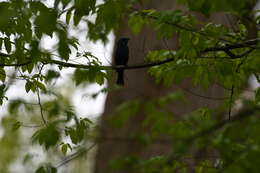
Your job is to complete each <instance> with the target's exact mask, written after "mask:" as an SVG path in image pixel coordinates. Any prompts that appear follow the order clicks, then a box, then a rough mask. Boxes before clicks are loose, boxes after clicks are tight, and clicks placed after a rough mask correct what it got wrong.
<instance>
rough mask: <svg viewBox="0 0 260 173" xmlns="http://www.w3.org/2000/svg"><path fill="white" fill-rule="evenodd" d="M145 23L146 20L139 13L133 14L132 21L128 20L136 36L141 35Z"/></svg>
mask: <svg viewBox="0 0 260 173" xmlns="http://www.w3.org/2000/svg"><path fill="white" fill-rule="evenodd" d="M145 23H146V20H145V19H144V18H143V17H142V16H140V15H138V14H137V13H134V14H132V15H131V17H130V19H129V20H128V24H129V26H130V27H131V29H132V31H133V33H134V34H135V35H137V34H139V33H140V31H141V29H142V28H143V26H144V25H145Z"/></svg>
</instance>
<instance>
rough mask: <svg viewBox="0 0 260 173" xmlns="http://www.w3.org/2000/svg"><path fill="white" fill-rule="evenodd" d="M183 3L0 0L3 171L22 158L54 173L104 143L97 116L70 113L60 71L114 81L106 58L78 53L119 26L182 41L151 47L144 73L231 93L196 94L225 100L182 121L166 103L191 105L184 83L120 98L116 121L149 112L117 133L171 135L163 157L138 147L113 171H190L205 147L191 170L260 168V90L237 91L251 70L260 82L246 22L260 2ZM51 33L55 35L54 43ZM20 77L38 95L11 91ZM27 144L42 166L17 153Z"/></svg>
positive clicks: (150, 139) (42, 172)
mask: <svg viewBox="0 0 260 173" xmlns="http://www.w3.org/2000/svg"><path fill="white" fill-rule="evenodd" d="M178 2H179V3H180V4H184V5H186V7H187V9H185V11H183V10H171V9H170V10H160V11H159V10H155V9H142V8H141V7H143V4H142V3H146V2H143V1H140V0H132V1H124V0H106V1H104V2H100V1H96V0H55V1H43V0H42V1H41V0H39V1H22V0H20V1H15V0H8V1H5V2H0V21H1V22H0V105H2V104H4V103H8V114H7V115H6V116H5V117H4V118H2V117H1V118H2V119H1V123H2V125H1V127H2V128H3V130H4V131H3V135H2V134H1V139H0V147H1V148H2V150H3V152H1V153H0V162H1V164H0V172H1V173H2V172H3V173H8V172H11V171H9V170H10V169H9V168H10V165H12V164H13V162H14V160H16V159H17V160H24V163H23V165H25V167H31V166H28V165H29V164H30V165H33V166H34V168H33V171H34V172H35V173H56V172H57V171H58V168H59V167H60V166H62V165H63V164H66V163H68V162H69V161H70V160H72V159H73V158H74V157H76V156H78V155H80V154H81V152H79V151H81V150H79V148H83V147H85V146H87V144H89V143H95V142H96V141H99V140H97V139H96V138H95V137H96V135H97V134H96V132H95V130H93V129H94V128H93V126H94V123H93V122H92V121H91V120H89V119H87V118H79V117H80V116H82V115H77V113H76V111H75V110H74V107H73V105H72V88H69V89H68V91H66V92H64V90H65V89H64V88H65V85H64V86H62V88H55V85H53V84H55V83H56V82H57V81H58V80H59V79H62V77H63V76H62V72H61V70H62V69H67V68H73V72H72V75H70V76H69V77H70V80H72V81H73V83H75V85H76V87H79V86H83V84H84V86H86V85H88V84H93V83H97V84H99V85H103V84H104V83H105V82H106V80H109V79H110V73H108V72H107V71H108V70H113V69H114V67H112V66H111V67H107V66H102V63H101V62H100V59H99V58H100V57H96V56H94V55H93V54H94V53H95V52H88V51H86V52H84V51H82V47H84V48H85V47H87V46H86V45H80V41H79V40H80V39H83V37H85V38H84V39H85V40H89V41H93V42H96V41H102V42H103V43H107V41H108V35H109V34H110V33H111V32H115V33H117V32H119V31H120V29H121V28H122V27H129V28H130V29H131V30H132V32H133V34H134V35H135V36H136V37H138V36H139V34H140V33H142V31H143V29H144V28H150V29H152V30H153V31H154V32H155V33H156V35H157V38H158V40H163V41H166V40H171V39H173V38H175V37H177V41H178V45H179V47H178V48H177V49H176V50H171V48H170V47H168V46H167V45H165V48H164V49H159V50H157V49H154V50H149V52H148V53H147V55H146V56H145V57H144V60H145V61H146V62H148V63H150V64H154V65H153V66H152V67H150V68H149V69H148V73H149V74H150V75H152V76H153V77H154V78H155V81H156V82H157V83H160V84H163V85H165V86H167V87H171V86H173V85H174V86H178V84H180V83H181V82H182V81H184V80H186V79H187V78H189V79H191V81H192V85H193V86H194V87H197V88H200V89H201V90H202V91H204V90H205V89H207V88H208V87H210V86H211V85H212V84H217V85H219V86H220V87H223V88H224V89H225V91H226V92H225V94H224V96H225V97H216V98H210V97H207V96H201V95H199V94H196V93H192V92H191V91H190V92H191V93H192V94H194V95H196V96H198V97H204V98H206V99H218V100H222V101H223V104H222V105H221V106H220V107H218V108H216V109H210V108H208V107H207V106H206V105H205V106H203V107H201V108H198V109H196V110H193V111H192V112H188V113H185V115H183V118H181V119H177V118H176V116H175V114H174V113H173V112H171V111H169V109H168V107H171V105H172V104H179V103H182V104H184V105H185V104H186V103H189V99H186V98H185V94H183V93H182V91H184V89H183V90H182V91H181V90H180V91H176V92H172V93H168V94H166V95H164V96H161V97H157V98H151V99H149V100H146V99H144V98H137V99H133V100H130V101H127V102H122V103H121V104H119V105H118V107H117V108H116V109H115V111H114V112H113V113H112V114H113V115H114V116H112V119H110V121H109V122H112V126H114V127H115V128H119V129H120V128H122V127H124V126H126V125H127V122H128V121H131V120H132V119H135V118H136V117H135V116H136V114H138V113H139V112H143V113H144V114H145V117H144V119H143V120H142V122H138V123H140V124H141V125H140V126H141V128H142V129H145V130H142V131H141V132H140V131H138V130H136V131H132V132H131V133H130V134H129V136H126V137H125V138H126V139H121V140H133V141H135V142H136V143H140V144H141V145H142V146H146V147H148V146H149V145H151V144H155V143H163V142H171V143H173V146H172V148H171V149H172V150H171V151H169V152H168V153H166V154H165V153H163V152H162V153H161V154H160V155H156V156H151V157H146V158H142V157H140V156H138V155H135V154H132V155H126V156H122V157H121V156H120V157H119V158H118V159H115V160H111V163H110V166H111V168H112V169H114V170H122V172H123V171H125V170H126V169H127V170H128V168H131V169H133V170H138V172H144V173H149V172H151V173H152V172H153V173H154V172H163V173H168V172H187V171H188V170H189V169H190V161H189V160H190V159H196V158H195V157H196V156H197V155H196V152H197V151H198V152H199V151H205V152H206V153H205V157H202V158H200V159H199V160H197V162H194V165H193V167H192V170H193V172H196V173H202V172H212V173H215V172H226V173H231V172H238V173H239V172H241V173H242V172H258V171H259V169H260V168H259V165H260V164H259V159H258V157H259V147H260V138H259V137H258V136H259V135H258V132H259V130H260V122H259V120H258V119H259V117H258V115H259V102H260V90H259V89H256V90H249V92H250V93H251V94H252V96H251V97H246V98H243V97H241V96H243V95H244V92H245V91H247V90H245V89H246V87H247V83H248V80H249V79H250V78H251V77H252V76H254V78H255V79H256V81H258V82H259V81H260V79H259V73H260V68H259V67H260V58H259V55H260V53H259V45H258V44H259V43H258V40H259V38H258V37H259V33H253V34H252V33H250V32H251V30H250V28H249V25H248V20H249V22H250V23H251V24H252V25H255V23H259V17H257V18H256V19H254V18H253V17H252V16H254V15H255V14H256V12H252V9H253V5H254V4H255V3H256V1H255V0H229V1H226V0H197V1H192V0H178ZM136 6H138V7H139V6H140V8H139V9H136V8H135V7H136ZM191 11H192V12H194V11H196V12H200V13H203V14H204V15H205V17H208V16H210V14H212V13H214V12H225V13H226V14H225V15H230V14H232V15H234V16H235V17H234V18H236V19H237V22H235V24H234V25H232V27H227V26H225V25H221V24H216V23H211V22H208V23H207V22H201V21H200V20H199V19H197V17H196V16H195V15H193V14H194V13H190V12H191ZM82 26H84V28H83V29H82V28H81V27H82ZM73 29H74V30H76V31H77V32H80V33H82V32H84V34H81V35H80V36H75V35H73V34H72V32H71V31H72V30H73ZM252 35H253V36H254V38H252ZM46 39H53V40H52V41H54V44H53V45H52V43H50V42H48V41H47V42H46ZM49 44H50V45H51V46H50V47H51V48H50V47H48V46H49ZM75 55H76V57H73V56H75ZM78 59H81V60H82V61H77V60H78ZM156 63H158V64H156ZM18 80H21V81H22V82H21V83H19V87H20V88H22V89H24V91H25V92H26V93H28V94H33V95H34V96H35V97H33V99H32V100H31V101H28V99H26V98H17V99H10V100H8V98H7V97H6V93H8V91H9V89H10V88H11V87H12V86H13V85H15V82H16V81H18ZM69 85H73V84H72V83H71V84H69ZM116 89H117V87H111V88H104V89H102V90H101V91H100V92H98V93H95V94H93V98H94V97H96V96H97V95H98V94H99V93H102V92H110V91H114V90H116ZM43 95H44V96H46V97H42V96H43ZM87 95H91V94H87ZM235 103H239V105H240V107H239V108H240V109H239V110H237V109H236V110H235V111H233V109H232V105H235ZM227 112H232V115H233V117H231V120H226V117H223V115H224V114H225V113H226V114H227ZM230 115H231V113H229V115H227V116H230ZM27 123H29V124H27ZM28 128H33V129H31V130H28ZM24 129H25V130H24ZM25 131H26V132H25ZM24 134H29V135H30V136H31V140H32V141H33V143H34V144H35V145H33V146H30V145H29V144H30V142H28V140H27V139H29V138H30V136H26V135H24ZM162 136H163V137H165V138H164V139H163V140H162V139H161V137H162ZM23 138H25V140H23ZM93 138H94V140H93ZM158 141H159V142H158ZM22 143H26V145H27V149H28V148H31V147H35V146H37V145H40V146H42V147H43V148H44V150H43V151H44V153H45V154H46V156H47V157H46V158H45V159H44V161H43V162H44V163H46V164H43V163H40V164H39V163H37V162H36V161H35V160H34V159H29V158H30V157H29V156H28V155H26V156H24V159H21V157H23V156H20V155H22V154H21V153H22V152H21V153H19V150H23V149H22V148H20V147H21V145H22ZM87 150H88V149H84V151H87ZM71 153H73V154H72V155H69V154H71ZM59 154H61V155H62V156H67V155H68V157H66V158H65V159H64V160H61V163H60V164H57V165H58V166H53V165H54V164H53V165H50V164H48V162H52V161H53V160H52V159H53V158H57V157H59V156H60V155H59ZM212 154H214V155H213V156H212ZM43 158H44V157H43ZM59 158H60V157H59ZM71 158H72V159H71ZM28 160H30V161H31V162H30V163H28V162H29V161H28ZM26 163H28V165H26ZM31 163H33V164H31ZM28 170H29V168H28ZM84 171H85V170H84ZM28 172H32V170H29V171H28ZM136 172H137V171H136Z"/></svg>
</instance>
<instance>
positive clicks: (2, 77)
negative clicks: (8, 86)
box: [0, 68, 6, 82]
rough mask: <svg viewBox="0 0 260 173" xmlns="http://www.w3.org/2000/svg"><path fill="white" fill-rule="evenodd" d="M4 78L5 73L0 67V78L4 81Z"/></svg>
mask: <svg viewBox="0 0 260 173" xmlns="http://www.w3.org/2000/svg"><path fill="white" fill-rule="evenodd" d="M5 79H6V73H5V69H4V68H0V80H1V81H2V82H4V81H5Z"/></svg>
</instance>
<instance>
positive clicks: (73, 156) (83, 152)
mask: <svg viewBox="0 0 260 173" xmlns="http://www.w3.org/2000/svg"><path fill="white" fill-rule="evenodd" d="M95 145H96V143H93V144H92V145H91V146H90V147H88V148H87V149H81V150H79V151H77V152H75V153H73V154H71V155H69V156H67V157H66V158H64V159H63V160H62V161H60V162H59V163H58V164H57V166H56V168H59V167H61V166H64V165H66V164H67V163H69V162H70V161H72V160H74V159H76V158H78V157H79V156H81V155H83V154H85V153H88V152H89V151H90V150H91V149H92V148H94V146H95Z"/></svg>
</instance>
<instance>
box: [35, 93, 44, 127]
mask: <svg viewBox="0 0 260 173" xmlns="http://www.w3.org/2000/svg"><path fill="white" fill-rule="evenodd" d="M36 92H37V98H38V105H39V107H40V113H41V118H42V122H43V123H44V124H45V125H46V124H47V121H46V120H45V118H44V115H43V111H42V110H43V109H42V104H41V97H40V91H39V88H37V90H36Z"/></svg>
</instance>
